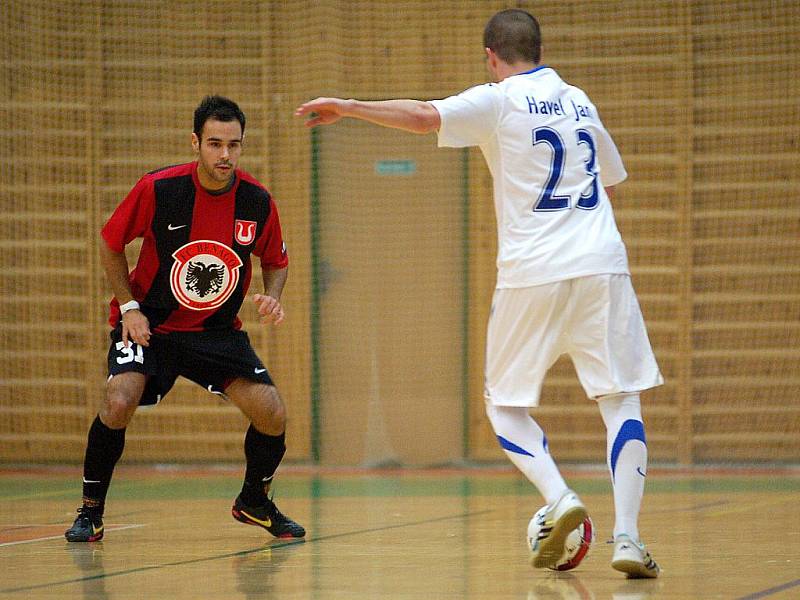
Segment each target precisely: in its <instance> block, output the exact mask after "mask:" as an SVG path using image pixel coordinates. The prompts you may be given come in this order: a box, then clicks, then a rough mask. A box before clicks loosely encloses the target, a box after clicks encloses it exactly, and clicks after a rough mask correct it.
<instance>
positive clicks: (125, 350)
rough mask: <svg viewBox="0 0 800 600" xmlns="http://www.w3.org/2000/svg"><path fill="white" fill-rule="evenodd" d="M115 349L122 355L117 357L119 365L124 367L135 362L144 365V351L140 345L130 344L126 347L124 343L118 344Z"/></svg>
mask: <svg viewBox="0 0 800 600" xmlns="http://www.w3.org/2000/svg"><path fill="white" fill-rule="evenodd" d="M114 347H115V348H116V349H117V352H119V354H120V355H119V356H117V364H120V365H124V364H127V363H129V362H134V361H136V362H137V363H139V364H142V365H143V364H144V350H143V349H142V347H141V346H140V345H139V344H134V343H133V342H130V344H129V345H128V346H127V347H125V344H124V343H123V342H117V343H116V344H115V346H114Z"/></svg>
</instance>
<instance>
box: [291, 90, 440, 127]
mask: <svg viewBox="0 0 800 600" xmlns="http://www.w3.org/2000/svg"><path fill="white" fill-rule="evenodd" d="M294 114H295V116H297V117H303V116H306V115H310V116H309V119H308V120H307V121H306V127H316V126H317V125H332V124H333V123H336V122H337V121H339V119H341V118H342V117H350V118H353V119H361V120H362V121H369V122H370V123H375V124H376V125H381V126H382V127H391V128H393V129H402V130H403V131H410V132H411V133H430V132H432V131H438V130H439V125H440V124H441V118H440V117H439V111H438V110H436V108H435V107H434V106H433V104H431V103H430V102H423V101H421V100H376V101H366V100H344V99H343V98H316V99H315V100H311V101H309V102H306V103H305V104H302V105H300V106H299V107H297V109H296V110H295V111H294Z"/></svg>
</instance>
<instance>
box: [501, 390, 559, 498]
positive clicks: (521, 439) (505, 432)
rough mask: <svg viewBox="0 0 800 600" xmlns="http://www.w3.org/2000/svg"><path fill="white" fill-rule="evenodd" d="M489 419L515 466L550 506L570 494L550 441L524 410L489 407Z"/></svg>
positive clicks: (508, 407)
mask: <svg viewBox="0 0 800 600" xmlns="http://www.w3.org/2000/svg"><path fill="white" fill-rule="evenodd" d="M486 416H488V417H489V421H490V422H491V424H492V427H493V428H494V432H495V434H496V435H497V441H498V442H500V446H501V447H502V448H503V451H504V452H505V453H506V456H508V458H509V459H510V460H511V462H512V463H514V465H515V466H516V467H517V468H518V469H519V470H520V471H522V474H523V475H525V477H527V478H528V479H529V480H530V482H531V483H533V485H535V486H536V489H538V490H539V493H541V494H542V496H544V499H545V502H547V504H554V503H555V502H557V501H558V499H559V498H560V497H561V495H562V494H563V493H564V492H565V491H566V490H567V484H566V483H565V482H564V478H563V477H562V476H561V473H560V472H559V471H558V467H557V466H556V463H555V462H553V458H552V457H551V456H550V450H549V449H548V448H547V438H546V437H545V435H544V431H542V428H541V427H539V424H538V423H536V421H534V420H533V418H532V417H531V415H530V414H529V413H528V409H527V408H526V407H524V406H494V405H492V404H489V403H488V402H487V403H486Z"/></svg>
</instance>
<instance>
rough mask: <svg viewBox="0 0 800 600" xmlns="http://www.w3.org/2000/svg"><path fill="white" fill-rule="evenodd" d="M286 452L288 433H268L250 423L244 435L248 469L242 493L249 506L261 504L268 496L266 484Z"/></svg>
mask: <svg viewBox="0 0 800 600" xmlns="http://www.w3.org/2000/svg"><path fill="white" fill-rule="evenodd" d="M285 453H286V433H282V434H280V435H267V434H265V433H261V432H260V431H258V430H257V429H256V428H255V427H253V424H252V423H251V424H250V427H249V428H248V429H247V434H246V435H245V437H244V455H245V459H246V460H247V469H246V470H245V473H244V484H243V485H242V492H241V494H240V497H241V499H242V502H244V503H245V504H246V505H248V506H259V505H261V504H263V503H264V500H266V497H267V494H266V492H265V491H264V484H265V483H266V482H268V481H269V480H270V479H272V476H273V475H274V474H275V470H276V469H277V468H278V465H279V464H281V460H282V459H283V455H284V454H285Z"/></svg>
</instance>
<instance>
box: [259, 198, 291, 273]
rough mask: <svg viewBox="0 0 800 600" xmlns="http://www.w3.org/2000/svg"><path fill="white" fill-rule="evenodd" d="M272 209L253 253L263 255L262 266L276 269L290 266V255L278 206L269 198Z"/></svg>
mask: <svg viewBox="0 0 800 600" xmlns="http://www.w3.org/2000/svg"><path fill="white" fill-rule="evenodd" d="M269 204H270V211H269V217H268V218H267V222H266V223H265V224H264V229H263V231H262V232H261V236H260V237H259V238H258V239H257V240H256V244H255V246H254V247H253V254H255V255H256V256H259V257H261V268H262V269H268V270H270V271H274V270H276V269H285V268H286V267H287V266H289V255H288V254H287V252H286V245H285V244H284V243H283V234H282V232H281V221H280V218H279V217H278V207H277V206H276V205H275V202H273V201H272V198H270V199H269Z"/></svg>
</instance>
